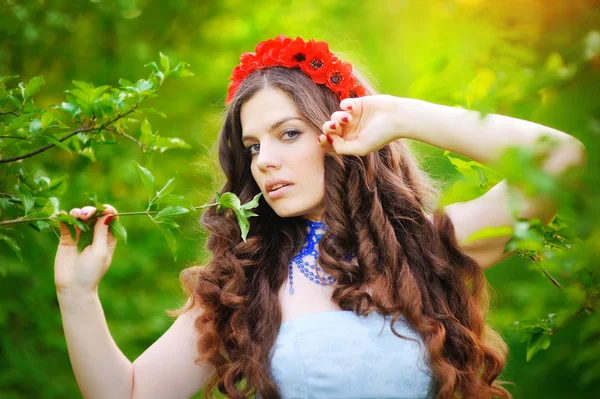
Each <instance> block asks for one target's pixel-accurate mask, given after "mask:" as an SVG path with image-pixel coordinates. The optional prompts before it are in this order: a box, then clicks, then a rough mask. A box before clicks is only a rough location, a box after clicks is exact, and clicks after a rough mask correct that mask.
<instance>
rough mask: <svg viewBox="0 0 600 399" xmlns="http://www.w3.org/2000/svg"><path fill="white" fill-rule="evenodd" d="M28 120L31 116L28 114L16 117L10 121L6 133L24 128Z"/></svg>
mask: <svg viewBox="0 0 600 399" xmlns="http://www.w3.org/2000/svg"><path fill="white" fill-rule="evenodd" d="M30 119H31V115H29V114H28V115H21V116H19V117H16V118H15V119H13V120H12V121H10V124H9V125H8V126H7V128H6V133H12V132H15V131H17V130H19V129H20V128H22V127H25V125H26V124H27V123H29V120H30Z"/></svg>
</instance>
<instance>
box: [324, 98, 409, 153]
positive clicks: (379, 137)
mask: <svg viewBox="0 0 600 399" xmlns="http://www.w3.org/2000/svg"><path fill="white" fill-rule="evenodd" d="M418 102H419V100H414V99H410V98H400V97H394V96H390V95H385V94H382V95H375V96H364V97H359V98H345V99H344V100H342V101H341V103H340V108H341V109H342V111H336V112H334V113H333V114H332V115H331V120H329V121H327V122H325V123H324V124H323V127H322V130H323V133H324V134H321V135H320V136H319V144H320V145H321V146H322V148H324V149H325V150H326V151H327V152H335V153H337V154H341V155H360V156H364V155H367V154H369V153H371V152H374V151H377V150H379V149H380V148H382V147H385V146H386V145H387V144H389V143H390V142H392V141H394V140H398V139H400V138H402V134H403V132H404V131H405V130H406V129H407V128H408V123H407V121H406V120H403V118H402V116H401V115H407V114H409V113H407V111H408V110H409V109H410V107H413V106H418Z"/></svg>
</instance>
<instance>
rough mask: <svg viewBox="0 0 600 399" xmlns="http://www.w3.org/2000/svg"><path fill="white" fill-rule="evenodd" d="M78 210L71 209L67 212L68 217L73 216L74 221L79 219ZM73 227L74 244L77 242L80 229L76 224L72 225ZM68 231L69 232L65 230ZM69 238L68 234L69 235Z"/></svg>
mask: <svg viewBox="0 0 600 399" xmlns="http://www.w3.org/2000/svg"><path fill="white" fill-rule="evenodd" d="M80 211H81V209H80V208H73V209H71V210H70V211H69V215H71V216H73V217H74V218H75V219H80V216H79V212H80ZM73 226H74V227H75V242H77V241H78V240H79V235H80V234H81V229H80V228H79V226H77V225H76V224H74V225H73ZM67 231H69V230H67ZM69 236H70V234H69Z"/></svg>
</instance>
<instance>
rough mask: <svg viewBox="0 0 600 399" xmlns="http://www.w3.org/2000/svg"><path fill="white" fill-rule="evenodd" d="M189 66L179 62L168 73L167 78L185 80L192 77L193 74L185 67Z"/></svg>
mask: <svg viewBox="0 0 600 399" xmlns="http://www.w3.org/2000/svg"><path fill="white" fill-rule="evenodd" d="M189 66H190V64H188V63H187V62H180V63H179V64H177V66H176V67H175V68H173V70H172V71H171V72H170V73H169V76H170V77H173V78H185V77H188V76H194V74H193V73H192V72H190V71H189V70H188V69H187V67H189Z"/></svg>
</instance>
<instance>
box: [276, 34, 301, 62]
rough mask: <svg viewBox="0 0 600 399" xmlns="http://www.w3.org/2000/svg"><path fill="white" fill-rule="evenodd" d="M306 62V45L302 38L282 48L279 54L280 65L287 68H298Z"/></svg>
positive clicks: (297, 38)
mask: <svg viewBox="0 0 600 399" xmlns="http://www.w3.org/2000/svg"><path fill="white" fill-rule="evenodd" d="M304 60H306V43H304V40H303V39H302V38H301V37H296V40H294V41H293V42H290V43H288V44H287V45H286V46H285V47H282V49H281V51H280V52H279V64H280V65H283V66H284V67H287V68H293V67H296V66H298V65H299V64H300V63H301V62H302V61H304Z"/></svg>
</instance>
